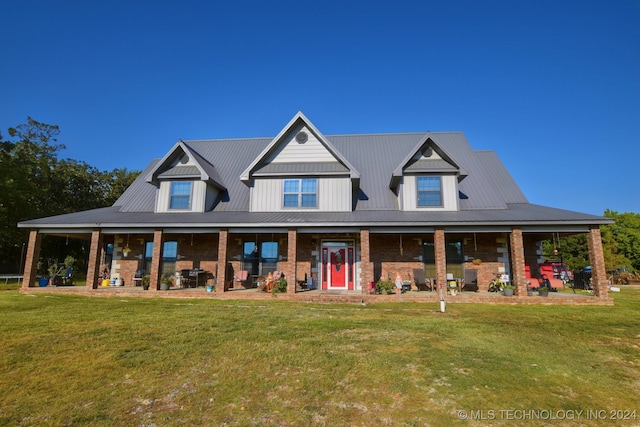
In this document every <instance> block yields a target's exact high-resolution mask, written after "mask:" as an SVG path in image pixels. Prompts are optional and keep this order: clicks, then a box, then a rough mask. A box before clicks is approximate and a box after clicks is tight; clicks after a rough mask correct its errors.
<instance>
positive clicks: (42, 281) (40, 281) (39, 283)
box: [38, 277, 49, 288]
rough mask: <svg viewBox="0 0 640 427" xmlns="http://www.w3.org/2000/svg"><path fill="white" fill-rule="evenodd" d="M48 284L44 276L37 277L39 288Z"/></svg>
mask: <svg viewBox="0 0 640 427" xmlns="http://www.w3.org/2000/svg"><path fill="white" fill-rule="evenodd" d="M48 284H49V279H48V278H46V277H40V278H39V279H38V286H39V287H41V288H46V287H47V285H48Z"/></svg>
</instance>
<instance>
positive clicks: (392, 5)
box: [0, 0, 640, 215]
mask: <svg viewBox="0 0 640 427" xmlns="http://www.w3.org/2000/svg"><path fill="white" fill-rule="evenodd" d="M638 22H640V1H639V0H602V1H590V0H576V1H568V0H555V1H546V0H473V1H472V0H468V1H462V0H452V1H428V0H424V1H402V0H398V1H380V0H368V1H366V2H363V1H350V0H343V1H333V0H327V1H317V2H311V1H310V2H304V1H302V2H301V1H278V0H274V1H243V0H237V1H224V2H223V1H191V0H181V1H160V0H156V1H133V0H131V1H116V0H113V1H100V0H92V1H88V0H87V1H67V0H56V1H49V0H47V1H31V0H21V1H9V0H5V1H0V28H2V36H0V37H1V39H0V55H1V58H2V65H1V66H0V97H1V99H2V101H1V102H0V130H1V131H2V134H3V135H4V136H5V137H6V136H7V135H6V129H7V128H8V127H10V126H15V125H17V124H20V123H24V122H25V120H26V117H27V116H31V117H33V118H34V119H36V120H38V121H41V122H45V123H49V124H57V125H59V126H60V128H61V138H60V142H62V143H64V144H65V145H66V146H67V149H66V150H65V151H63V152H62V157H70V158H74V159H76V160H81V161H85V162H87V163H89V164H90V165H92V166H95V167H97V168H99V169H101V170H111V169H114V168H127V169H129V170H135V169H142V168H144V167H145V166H146V165H147V163H148V162H149V161H150V160H151V159H152V158H154V157H162V156H163V155H164V154H165V153H166V152H167V151H168V150H169V148H171V147H172V146H173V144H174V143H175V142H176V141H177V140H178V139H185V140H187V139H203V138H228V137H233V138H236V137H238V138H240V137H268V136H275V135H276V134H277V133H278V132H279V131H280V130H281V129H282V127H284V126H285V125H286V124H287V122H288V121H289V120H290V119H291V118H292V117H293V116H294V115H295V113H296V112H297V111H299V110H300V111H302V112H303V113H304V114H305V115H306V116H307V117H308V118H309V119H310V120H311V121H312V122H313V123H314V124H315V125H316V126H317V127H318V129H319V130H320V131H321V132H323V133H324V134H326V135H331V134H350V133H388V132H416V131H462V132H464V133H465V135H466V137H467V139H468V140H469V142H470V143H471V145H472V147H473V148H474V149H477V150H486V149H490V150H495V151H496V152H497V154H498V156H499V157H500V158H501V159H502V161H503V162H504V163H505V164H506V166H507V168H508V169H509V171H510V172H511V174H512V175H513V176H514V178H515V180H516V181H517V182H518V184H519V185H520V186H521V188H522V190H523V191H524V193H525V195H526V196H527V197H528V199H529V201H530V202H531V203H537V204H542V205H547V206H554V207H558V208H563V209H569V210H575V211H580V212H586V213H592V214H597V215H601V214H602V213H603V212H604V210H605V209H611V210H615V211H618V212H637V213H640V190H639V185H638V184H639V182H640V179H639V178H638V176H639V174H638V171H639V170H640V77H639V76H640V25H638Z"/></svg>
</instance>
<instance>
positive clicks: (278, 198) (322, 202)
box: [251, 177, 351, 212]
mask: <svg viewBox="0 0 640 427" xmlns="http://www.w3.org/2000/svg"><path fill="white" fill-rule="evenodd" d="M283 186H284V179H282V178H275V179H270V178H259V179H255V181H254V185H253V187H252V188H251V212H278V211H282V210H283V209H284V208H283V206H282V204H283V203H282V194H283V192H284V188H283ZM286 210H287V211H291V212H295V211H304V212H308V211H321V212H349V211H351V180H350V179H349V177H344V178H335V177H334V178H322V177H320V178H318V207H317V208H297V209H296V208H286Z"/></svg>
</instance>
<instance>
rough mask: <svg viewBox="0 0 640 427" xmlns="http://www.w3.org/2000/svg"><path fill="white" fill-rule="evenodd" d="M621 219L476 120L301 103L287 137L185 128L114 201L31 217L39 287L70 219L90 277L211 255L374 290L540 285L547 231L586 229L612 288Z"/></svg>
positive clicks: (226, 270)
mask: <svg viewBox="0 0 640 427" xmlns="http://www.w3.org/2000/svg"><path fill="white" fill-rule="evenodd" d="M607 223H610V220H609V219H607V218H603V217H600V216H594V215H588V214H583V213H578V212H572V211H567V210H561V209H555V208H551V207H545V206H540V205H534V204H531V203H529V202H528V201H527V199H526V197H525V196H524V194H523V193H522V191H521V190H520V188H519V187H518V185H517V184H516V183H515V182H514V180H513V179H512V177H511V175H510V174H509V172H508V171H507V169H506V168H505V166H504V165H503V164H502V163H501V161H500V160H499V159H498V157H497V155H496V154H495V153H494V152H493V151H474V150H473V149H472V148H471V146H470V145H469V143H468V142H467V140H466V138H465V136H464V135H463V134H462V133H459V132H426V133H424V132H422V133H399V134H372V135H332V136H329V135H324V134H323V133H322V132H321V131H320V130H319V129H317V128H316V127H315V126H314V125H313V123H311V121H310V120H309V119H307V117H305V116H304V115H303V114H302V113H298V114H296V115H295V116H294V117H293V118H292V119H291V121H290V122H289V123H287V124H286V126H284V128H283V129H282V131H281V132H280V133H279V134H278V135H277V136H275V137H274V138H251V139H222V140H197V141H178V142H177V143H176V144H175V145H174V146H173V147H172V148H171V149H170V150H169V151H168V152H167V154H166V155H165V156H164V157H163V158H161V159H155V160H153V161H151V163H150V164H149V165H148V167H147V168H146V169H145V170H144V171H143V173H142V174H141V175H140V176H139V177H138V178H137V180H136V181H135V182H134V183H133V184H132V185H131V186H130V187H129V188H128V189H127V190H126V191H125V192H124V193H123V194H122V196H121V197H120V198H119V199H118V200H117V202H116V203H115V204H114V205H113V206H111V207H107V208H102V209H95V210H90V211H85V212H77V213H72V214H65V215H59V216H53V217H48V218H41V219H34V220H29V221H24V222H21V223H20V224H19V227H22V228H26V229H29V230H30V237H29V244H28V251H27V260H26V263H25V264H26V266H25V271H24V277H25V280H24V288H29V287H35V286H36V265H37V261H38V258H39V247H40V242H41V239H42V238H43V237H44V236H47V235H51V234H53V235H55V234H57V235H61V234H62V235H67V236H71V237H76V238H83V239H86V240H88V241H90V251H89V267H88V271H87V278H88V279H87V288H89V289H97V288H98V286H99V283H98V277H99V273H100V271H102V269H104V268H106V269H107V270H108V271H109V272H110V273H111V276H112V277H114V276H116V277H119V278H121V279H122V280H123V282H124V285H125V286H132V285H134V284H135V283H136V282H135V280H132V279H133V278H134V276H135V275H136V272H140V271H144V272H146V273H147V274H149V275H150V281H151V289H152V290H157V289H159V287H160V286H159V283H160V279H161V277H162V276H163V274H164V275H173V274H175V272H176V271H177V272H180V271H183V270H189V271H197V272H202V271H205V272H208V277H209V280H210V282H212V283H215V285H216V286H217V290H218V291H219V292H226V291H229V290H231V289H234V290H237V289H245V288H247V289H250V288H251V287H252V286H255V282H256V279H257V278H258V277H261V276H266V275H267V274H268V273H272V272H275V271H279V272H282V273H284V275H285V277H286V278H287V279H289V280H288V289H287V292H288V293H290V294H294V293H296V292H297V291H298V290H299V288H298V284H299V283H302V282H304V283H309V284H311V285H313V286H315V287H316V288H317V289H319V290H327V291H352V293H353V292H362V293H367V292H368V291H369V286H370V283H371V282H374V281H376V280H378V279H380V278H391V279H393V278H395V277H396V276H397V275H398V274H399V275H400V276H401V277H402V278H403V279H405V280H414V278H415V277H414V275H415V271H422V272H424V273H425V276H426V277H427V278H430V279H431V281H432V282H433V283H435V284H436V285H437V286H438V287H441V286H443V285H444V284H445V283H446V282H447V279H448V278H450V277H454V278H457V279H460V280H462V279H466V280H467V282H468V281H477V283H478V285H479V286H480V290H486V289H487V286H488V284H489V282H490V281H491V279H492V278H494V277H495V276H496V275H497V274H501V275H506V277H508V278H509V280H510V281H511V282H512V283H513V284H514V285H515V286H516V294H518V295H521V296H526V295H527V292H526V283H525V270H528V271H535V269H536V266H537V265H538V263H541V262H543V258H542V255H541V252H540V248H541V246H540V242H541V241H542V240H546V239H550V238H551V237H552V236H565V235H569V234H576V233H585V234H586V235H587V240H588V242H589V256H590V262H591V265H592V267H593V282H594V287H595V293H596V297H600V298H607V287H606V276H605V267H604V259H603V254H602V244H601V237H600V226H601V225H602V224H607ZM240 272H242V274H241V275H239V274H238V273H240ZM139 274H140V273H138V279H139ZM238 277H240V280H236V278H238ZM184 278H185V280H186V279H187V277H186V276H185V277H184ZM197 280H198V278H197V277H196V281H197ZM205 280H206V277H205ZM196 286H197V283H196Z"/></svg>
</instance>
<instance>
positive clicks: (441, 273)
mask: <svg viewBox="0 0 640 427" xmlns="http://www.w3.org/2000/svg"><path fill="white" fill-rule="evenodd" d="M433 243H434V246H435V258H436V260H435V261H436V285H437V286H438V290H440V289H442V290H443V291H444V289H446V283H447V247H446V241H445V236H444V229H442V228H437V229H436V230H435V231H434V233H433Z"/></svg>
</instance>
